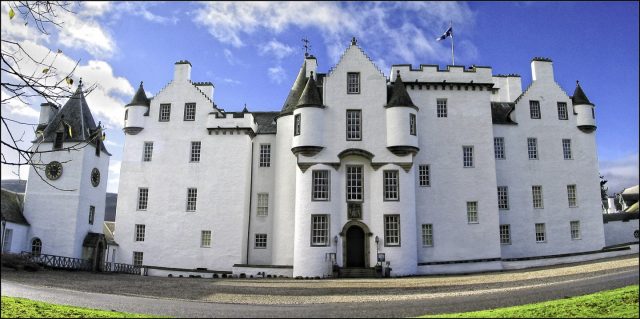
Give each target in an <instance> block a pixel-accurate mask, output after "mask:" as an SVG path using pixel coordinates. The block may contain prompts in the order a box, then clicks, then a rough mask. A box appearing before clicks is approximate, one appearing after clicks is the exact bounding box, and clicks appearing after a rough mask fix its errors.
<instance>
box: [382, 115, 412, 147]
mask: <svg viewBox="0 0 640 319" xmlns="http://www.w3.org/2000/svg"><path fill="white" fill-rule="evenodd" d="M385 112H386V114H387V123H386V127H387V146H414V147H418V135H417V130H418V126H420V125H421V123H417V116H416V135H411V134H410V131H409V116H410V114H414V115H415V114H417V113H418V112H417V111H416V110H415V109H413V108H410V107H389V108H386V109H385Z"/></svg>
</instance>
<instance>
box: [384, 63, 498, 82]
mask: <svg viewBox="0 0 640 319" xmlns="http://www.w3.org/2000/svg"><path fill="white" fill-rule="evenodd" d="M398 71H399V72H400V75H401V77H402V80H403V81H404V82H426V83H429V82H443V81H446V82H449V83H470V82H474V83H492V81H491V76H492V75H491V67H487V66H475V65H474V66H470V67H469V68H465V67H464V66H462V65H460V66H458V65H448V66H447V68H446V69H445V70H442V69H440V67H439V66H438V65H433V64H421V65H420V68H419V69H414V68H413V67H412V65H411V64H396V65H393V66H391V81H392V82H393V81H395V78H396V76H397V73H398Z"/></svg>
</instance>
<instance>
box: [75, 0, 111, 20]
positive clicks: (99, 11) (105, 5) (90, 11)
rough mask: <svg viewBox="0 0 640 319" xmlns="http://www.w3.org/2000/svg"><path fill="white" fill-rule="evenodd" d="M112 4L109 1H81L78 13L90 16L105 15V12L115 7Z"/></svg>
mask: <svg viewBox="0 0 640 319" xmlns="http://www.w3.org/2000/svg"><path fill="white" fill-rule="evenodd" d="M112 4H113V3H112V2H109V1H84V2H81V3H80V11H79V12H78V14H80V15H82V16H89V17H100V16H104V15H105V13H107V12H109V11H111V10H112V9H113V6H112Z"/></svg>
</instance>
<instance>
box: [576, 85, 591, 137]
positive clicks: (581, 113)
mask: <svg viewBox="0 0 640 319" xmlns="http://www.w3.org/2000/svg"><path fill="white" fill-rule="evenodd" d="M571 101H572V102H573V110H574V112H576V114H577V116H576V118H577V120H576V122H577V123H576V124H577V126H578V129H579V130H581V131H583V132H585V133H591V132H593V131H595V130H596V113H595V109H594V108H595V105H593V103H591V102H590V101H589V99H588V98H587V96H586V95H585V94H584V91H582V88H581V87H580V82H578V81H576V90H575V91H574V92H573V96H572V97H571Z"/></svg>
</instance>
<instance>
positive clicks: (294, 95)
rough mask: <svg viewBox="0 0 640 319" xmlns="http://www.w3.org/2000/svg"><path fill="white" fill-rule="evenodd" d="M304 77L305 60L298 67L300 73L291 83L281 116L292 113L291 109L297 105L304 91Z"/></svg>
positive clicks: (305, 73) (305, 71)
mask: <svg viewBox="0 0 640 319" xmlns="http://www.w3.org/2000/svg"><path fill="white" fill-rule="evenodd" d="M306 75H307V61H306V60H305V61H304V62H303V63H302V67H300V72H298V76H297V77H296V81H295V82H293V86H292V87H291V91H289V95H288V96H287V100H286V101H285V102H284V105H283V106H282V111H280V114H281V115H284V114H289V113H293V109H294V108H295V107H296V105H297V104H298V100H299V99H300V96H301V95H302V91H304V87H305V84H306V82H307V81H306V80H307V76H306Z"/></svg>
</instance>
